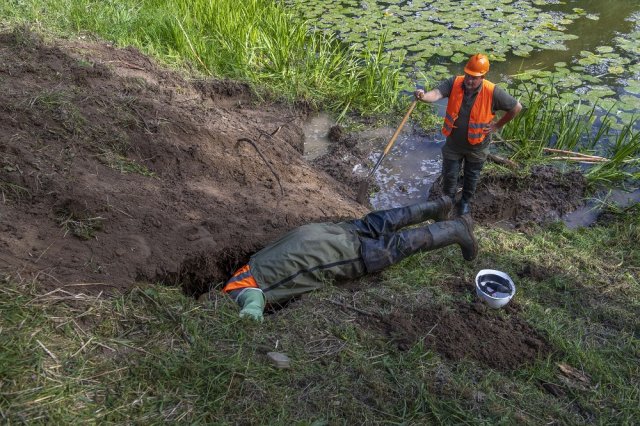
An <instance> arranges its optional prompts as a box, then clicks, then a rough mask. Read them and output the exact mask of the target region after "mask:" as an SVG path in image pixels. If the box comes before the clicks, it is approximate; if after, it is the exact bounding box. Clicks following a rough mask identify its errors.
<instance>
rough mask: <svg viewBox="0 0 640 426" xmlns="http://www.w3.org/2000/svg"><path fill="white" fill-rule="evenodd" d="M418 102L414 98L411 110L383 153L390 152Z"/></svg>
mask: <svg viewBox="0 0 640 426" xmlns="http://www.w3.org/2000/svg"><path fill="white" fill-rule="evenodd" d="M417 103H418V101H417V100H414V101H413V102H411V105H410V106H409V110H408V111H407V113H406V114H405V115H404V117H403V118H402V121H401V122H400V125H399V126H398V128H397V129H396V131H395V133H394V134H393V136H391V140H389V143H388V144H387V146H386V147H385V148H384V153H383V154H384V155H387V153H388V152H389V150H390V149H391V147H392V146H393V143H394V142H395V141H396V139H398V135H399V134H400V131H401V130H402V128H403V127H404V125H405V124H406V122H407V120H408V119H409V116H410V115H411V113H412V112H413V109H414V108H415V107H416V104H417Z"/></svg>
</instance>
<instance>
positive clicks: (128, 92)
mask: <svg viewBox="0 0 640 426" xmlns="http://www.w3.org/2000/svg"><path fill="white" fill-rule="evenodd" d="M307 112H308V111H307V110H306V109H305V107H304V106H301V105H293V106H292V105H286V104H279V103H275V102H264V101H261V102H258V99H257V98H256V97H255V96H254V95H253V94H252V91H251V90H250V89H249V88H248V87H247V86H244V85H242V84H239V83H234V82H229V81H218V80H213V79H206V80H203V79H201V80H197V79H196V80H188V79H186V78H185V77H183V76H181V75H180V74H178V73H176V72H173V71H169V70H167V69H164V68H162V67H160V66H159V65H158V64H156V63H155V62H154V61H152V60H150V59H149V58H148V57H146V56H144V55H142V54H141V53H140V52H138V51H137V50H135V49H116V48H114V47H113V46H110V45H108V44H105V43H94V42H85V41H55V42H44V41H42V40H41V39H39V37H37V36H35V35H34V34H32V33H31V32H29V31H25V30H16V31H14V32H13V33H3V34H0V140H2V144H1V145H0V193H1V194H0V195H1V196H2V199H1V200H0V272H3V273H4V274H5V275H9V276H12V277H14V278H15V279H21V280H33V281H34V282H35V283H36V284H37V285H38V286H40V287H41V288H42V289H43V290H50V289H53V288H62V289H64V290H66V291H68V292H70V293H75V292H84V293H98V292H102V291H105V292H107V293H109V292H113V291H118V290H126V289H128V288H130V287H131V286H132V285H134V284H135V282H136V281H149V282H162V283H164V284H168V285H180V286H182V288H183V289H184V291H185V292H186V293H188V294H191V295H198V294H201V293H203V292H205V291H206V290H207V289H208V286H209V285H210V284H211V283H219V282H222V281H223V280H224V279H225V278H226V277H227V276H228V275H229V274H230V273H231V272H232V271H233V270H234V269H235V268H236V267H238V266H240V265H241V264H242V262H244V261H246V259H247V257H248V256H249V255H250V254H251V253H253V252H255V251H256V250H258V249H259V248H261V247H263V246H264V245H265V244H267V243H268V242H269V241H271V240H273V239H275V238H276V237H278V236H279V235H280V234H282V233H283V232H285V231H287V230H289V229H291V228H293V227H296V226H298V225H301V224H304V223H308V222H311V221H328V220H337V219H341V218H353V217H358V216H361V215H362V214H364V213H365V212H366V211H367V208H366V207H365V206H361V205H359V204H357V203H356V202H355V195H356V194H355V191H356V189H357V188H356V186H357V185H356V183H357V182H358V180H357V179H356V178H354V177H353V176H352V175H351V174H350V171H351V170H352V169H353V166H354V164H356V163H357V162H358V161H363V160H362V159H363V158H366V155H364V153H363V152H361V151H360V149H359V148H358V145H357V141H355V142H354V139H353V136H351V135H347V134H343V133H340V132H339V131H338V130H334V135H333V136H332V139H333V141H334V145H333V147H332V148H331V149H330V150H329V153H328V154H327V155H326V156H324V157H322V158H320V159H318V160H316V161H315V162H314V164H313V165H311V164H309V163H308V162H306V161H305V160H304V159H303V157H302V152H303V147H304V134H303V132H302V130H301V126H300V124H301V123H302V122H303V120H304V119H305V118H306V116H307ZM325 170H326V171H325ZM583 191H584V181H583V179H581V176H579V175H575V176H574V175H562V174H560V173H558V172H554V171H550V170H539V171H537V172H536V173H534V174H532V175H530V176H529V177H525V178H522V177H518V178H516V177H513V176H511V177H509V176H497V177H496V176H494V177H486V178H483V180H482V182H481V186H480V189H479V192H478V198H477V200H476V204H475V206H474V216H475V217H476V219H478V220H480V221H482V222H485V223H492V222H497V221H500V222H501V223H504V222H509V221H511V222H509V223H513V224H514V226H516V225H517V224H519V223H528V222H529V221H533V222H535V223H540V222H542V221H544V220H548V219H550V218H553V217H556V215H557V214H558V213H563V212H565V211H568V210H571V209H573V208H575V207H576V206H577V205H578V204H579V201H578V200H579V199H580V197H581V196H582V195H583ZM433 192H434V193H437V190H435V191H433ZM549 211H554V212H556V213H551V215H550V214H549ZM511 318H512V319H511V320H509V319H507V320H503V319H501V317H498V316H495V315H486V314H485V313H484V312H482V311H479V310H477V309H476V308H474V307H473V306H467V305H456V306H454V307H453V310H433V311H424V312H415V313H414V314H413V315H410V316H407V317H403V316H401V315H395V316H393V317H391V318H390V319H389V320H388V321H386V322H384V323H381V324H382V325H380V327H382V326H384V327H383V328H384V329H385V330H389V333H392V334H394V333H395V334H397V333H396V332H397V331H398V330H401V331H402V335H403V336H404V337H402V338H403V339H405V341H406V342H412V341H415V339H417V338H418V337H419V336H421V335H422V336H424V335H425V333H424V332H425V330H428V329H430V328H431V327H433V326H434V325H435V326H436V327H435V328H433V333H435V334H429V335H428V336H435V337H434V340H433V341H432V340H427V343H429V344H431V345H432V346H434V347H436V349H437V350H438V351H440V352H442V353H443V354H444V355H445V356H447V357H450V358H454V359H459V357H461V356H468V357H471V358H474V359H477V360H479V361H481V362H483V363H486V364H488V365H490V366H493V367H495V368H511V367H514V366H516V365H519V364H520V363H523V362H527V361H529V360H531V357H535V356H537V354H539V353H544V352H545V350H546V348H547V345H546V343H545V342H544V339H542V338H540V337H539V336H537V335H536V333H535V331H533V330H532V329H531V328H530V327H529V326H528V325H527V324H526V323H524V322H523V321H521V320H519V319H518V317H517V316H512V317H511ZM497 321H502V322H501V323H500V324H499V325H500V326H501V327H503V328H502V330H503V331H504V333H505V334H504V335H501V336H498V337H495V336H494V332H495V327H496V324H498V323H497ZM487 336H489V337H490V338H488V337H487ZM491 336H494V337H491ZM491 338H495V339H498V338H499V341H501V342H503V343H501V344H500V345H492V344H487V342H492V341H493V340H491ZM429 339H431V338H430V337H429ZM446 339H450V341H449V343H447V344H446V346H442V345H444V344H445V342H448V340H446ZM496 341H497V340H496Z"/></svg>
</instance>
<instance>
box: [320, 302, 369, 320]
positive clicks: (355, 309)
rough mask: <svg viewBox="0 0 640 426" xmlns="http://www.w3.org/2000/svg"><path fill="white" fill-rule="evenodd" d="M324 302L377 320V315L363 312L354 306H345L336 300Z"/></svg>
mask: <svg viewBox="0 0 640 426" xmlns="http://www.w3.org/2000/svg"><path fill="white" fill-rule="evenodd" d="M325 300H326V301H328V302H330V303H333V304H334V305H337V306H342V307H343V308H347V309H351V310H354V311H356V312H357V313H359V314H362V315H368V316H370V317H374V318H379V315H378V314H374V313H373V312H368V311H363V310H362V309H359V308H356V307H355V306H349V305H345V304H344V303H342V302H338V301H337V300H331V299H325Z"/></svg>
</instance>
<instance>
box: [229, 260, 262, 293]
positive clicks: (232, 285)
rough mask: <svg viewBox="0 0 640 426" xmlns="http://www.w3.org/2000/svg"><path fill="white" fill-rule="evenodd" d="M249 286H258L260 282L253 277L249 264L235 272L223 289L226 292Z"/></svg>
mask: <svg viewBox="0 0 640 426" xmlns="http://www.w3.org/2000/svg"><path fill="white" fill-rule="evenodd" d="M247 287H253V288H258V283H257V282H256V279H255V278H253V275H252V274H251V271H250V270H249V265H244V266H243V267H242V268H240V269H238V270H237V271H236V272H235V273H234V274H233V276H232V277H231V279H229V281H227V283H226V284H225V286H224V288H223V289H222V291H223V292H224V293H229V292H230V291H233V290H238V289H241V288H247Z"/></svg>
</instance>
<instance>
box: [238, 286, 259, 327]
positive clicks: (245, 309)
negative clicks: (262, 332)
mask: <svg viewBox="0 0 640 426" xmlns="http://www.w3.org/2000/svg"><path fill="white" fill-rule="evenodd" d="M237 302H238V305H240V308H242V309H241V310H240V318H245V317H249V318H252V319H254V320H256V321H259V322H262V320H263V319H264V318H263V316H262V312H263V311H264V305H265V298H264V294H262V290H260V289H258V288H248V289H246V290H245V291H243V292H242V294H241V295H240V296H239V297H238V299H237Z"/></svg>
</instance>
